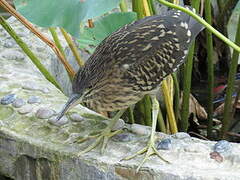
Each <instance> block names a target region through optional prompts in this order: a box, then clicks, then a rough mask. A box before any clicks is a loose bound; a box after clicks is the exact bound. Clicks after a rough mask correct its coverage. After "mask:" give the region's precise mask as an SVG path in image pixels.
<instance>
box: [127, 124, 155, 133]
mask: <svg viewBox="0 0 240 180" xmlns="http://www.w3.org/2000/svg"><path fill="white" fill-rule="evenodd" d="M130 131H132V132H133V133H136V134H139V135H149V134H150V133H151V127H149V126H143V125H140V124H132V125H131V126H130Z"/></svg>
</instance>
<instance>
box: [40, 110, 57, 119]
mask: <svg viewBox="0 0 240 180" xmlns="http://www.w3.org/2000/svg"><path fill="white" fill-rule="evenodd" d="M54 114H55V112H54V111H53V110H51V109H48V108H39V109H38V110H37V112H36V117H37V118H39V119H48V118H50V117H52V116H53V115H54Z"/></svg>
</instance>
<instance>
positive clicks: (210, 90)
mask: <svg viewBox="0 0 240 180" xmlns="http://www.w3.org/2000/svg"><path fill="white" fill-rule="evenodd" d="M205 17H206V21H207V22H208V23H209V24H210V25H211V24H212V14H211V0H205ZM206 37H207V72H208V102H207V113H208V128H207V137H208V138H211V137H212V127H213V86H214V70H213V68H214V67H213V58H212V57H213V40H212V33H211V32H210V31H208V30H206Z"/></svg>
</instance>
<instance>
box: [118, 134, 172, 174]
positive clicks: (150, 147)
mask: <svg viewBox="0 0 240 180" xmlns="http://www.w3.org/2000/svg"><path fill="white" fill-rule="evenodd" d="M143 153H146V154H145V156H144V158H143V160H142V161H141V163H140V164H139V166H138V168H137V170H136V171H137V172H138V171H139V170H140V168H141V167H142V165H143V164H144V163H145V162H146V161H147V160H148V158H149V157H150V156H152V155H154V154H156V155H157V156H158V157H159V158H160V159H161V160H163V161H164V162H166V163H169V161H167V160H165V159H164V158H163V157H162V156H161V155H160V153H159V152H158V150H157V149H156V148H155V141H154V138H150V140H149V141H148V144H147V146H146V147H144V148H143V149H141V150H140V151H138V152H136V153H135V154H133V155H131V156H128V157H125V158H123V159H122V160H130V159H133V158H135V157H136V156H138V155H140V154H143Z"/></svg>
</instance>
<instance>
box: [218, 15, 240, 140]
mask: <svg viewBox="0 0 240 180" xmlns="http://www.w3.org/2000/svg"><path fill="white" fill-rule="evenodd" d="M239 34H240V16H239V19H238V28H237V32H236V37H235V39H236V40H235V42H236V44H238V45H240V36H239ZM238 57H239V53H238V52H237V51H236V50H234V51H233V55H232V62H231V66H230V71H229V74H228V81H227V82H228V85H227V92H226V99H225V104H224V113H223V121H222V129H221V138H226V134H227V131H228V128H229V123H230V122H229V121H230V120H229V119H231V111H232V94H233V88H234V80H235V74H236V72H237V65H238Z"/></svg>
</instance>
